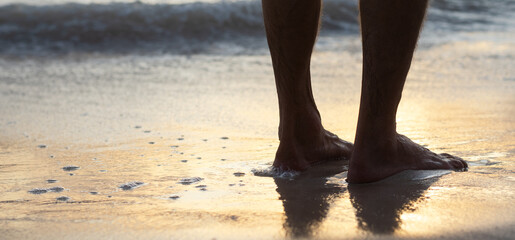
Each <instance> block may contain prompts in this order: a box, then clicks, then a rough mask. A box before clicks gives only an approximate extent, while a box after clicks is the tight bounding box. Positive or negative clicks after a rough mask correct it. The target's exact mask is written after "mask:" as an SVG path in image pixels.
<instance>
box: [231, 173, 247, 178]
mask: <svg viewBox="0 0 515 240" xmlns="http://www.w3.org/2000/svg"><path fill="white" fill-rule="evenodd" d="M233 174H234V176H236V177H243V176H245V173H243V172H235V173H233Z"/></svg>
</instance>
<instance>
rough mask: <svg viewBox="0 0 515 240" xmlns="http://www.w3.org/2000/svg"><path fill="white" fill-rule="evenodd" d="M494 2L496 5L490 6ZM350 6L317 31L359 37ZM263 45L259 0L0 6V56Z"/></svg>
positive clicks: (339, 4)
mask: <svg viewBox="0 0 515 240" xmlns="http://www.w3.org/2000/svg"><path fill="white" fill-rule="evenodd" d="M510 2H511V1H507V0H497V1H486V0H477V1H468V0H445V1H444V0H435V1H433V5H432V6H433V7H432V10H431V11H430V14H429V16H428V19H429V22H430V23H429V24H426V25H433V27H434V29H442V28H443V29H450V30H467V28H468V27H470V26H473V27H475V28H478V26H486V28H488V27H491V26H492V25H495V24H494V23H496V22H495V21H494V20H492V19H494V18H493V17H485V15H486V16H497V18H496V19H503V18H502V17H501V16H503V15H499V11H501V10H504V11H505V12H506V14H505V15H507V14H509V13H510V12H513V10H514V8H513V4H511V3H510ZM494 3H496V4H494ZM494 5H495V6H496V7H498V8H496V9H492V7H491V6H494ZM357 8H358V7H357V0H344V1H342V0H325V1H324V13H323V23H322V26H323V28H322V33H321V34H349V33H353V34H355V33H358V31H359V24H358V21H357V16H358V10H357ZM506 18H507V17H504V19H506ZM506 24H508V23H506ZM435 25H436V26H435ZM508 25H509V24H508ZM264 42H265V37H264V27H263V20H262V11H261V3H260V1H238V2H234V1H230V2H226V1H221V2H216V3H202V2H196V3H187V4H144V3H140V2H134V3H109V4H78V3H67V4H61V5H44V6H33V5H24V4H12V5H7V6H2V7H0V53H1V54H20V53H23V52H25V53H39V52H58V53H59V52H69V51H83V52H91V51H93V52H95V51H112V52H125V51H129V52H132V51H138V50H139V51H148V50H157V51H165V52H173V53H196V52H205V51H208V50H209V49H210V48H212V46H213V44H215V45H216V44H221V43H231V44H235V45H240V46H246V47H248V46H256V47H259V46H263V45H265V44H264Z"/></svg>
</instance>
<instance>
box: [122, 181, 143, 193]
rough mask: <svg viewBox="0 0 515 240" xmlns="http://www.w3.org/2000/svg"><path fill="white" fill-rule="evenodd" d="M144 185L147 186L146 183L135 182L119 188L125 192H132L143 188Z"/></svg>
mask: <svg viewBox="0 0 515 240" xmlns="http://www.w3.org/2000/svg"><path fill="white" fill-rule="evenodd" d="M143 184H145V183H144V182H139V181H134V182H128V183H124V184H122V185H120V186H118V187H119V188H121V189H122V190H124V191H127V190H132V189H134V188H138V187H141V186H142V185H143Z"/></svg>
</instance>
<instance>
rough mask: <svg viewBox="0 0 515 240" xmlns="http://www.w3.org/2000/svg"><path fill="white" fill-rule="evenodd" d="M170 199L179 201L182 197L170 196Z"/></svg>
mask: <svg viewBox="0 0 515 240" xmlns="http://www.w3.org/2000/svg"><path fill="white" fill-rule="evenodd" d="M168 198H169V199H173V200H175V199H178V198H180V197H179V196H177V195H172V196H170V197H168Z"/></svg>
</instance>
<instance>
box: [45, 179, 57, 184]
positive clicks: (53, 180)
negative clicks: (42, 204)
mask: <svg viewBox="0 0 515 240" xmlns="http://www.w3.org/2000/svg"><path fill="white" fill-rule="evenodd" d="M46 182H47V183H55V182H57V180H55V179H47V180H46Z"/></svg>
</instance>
